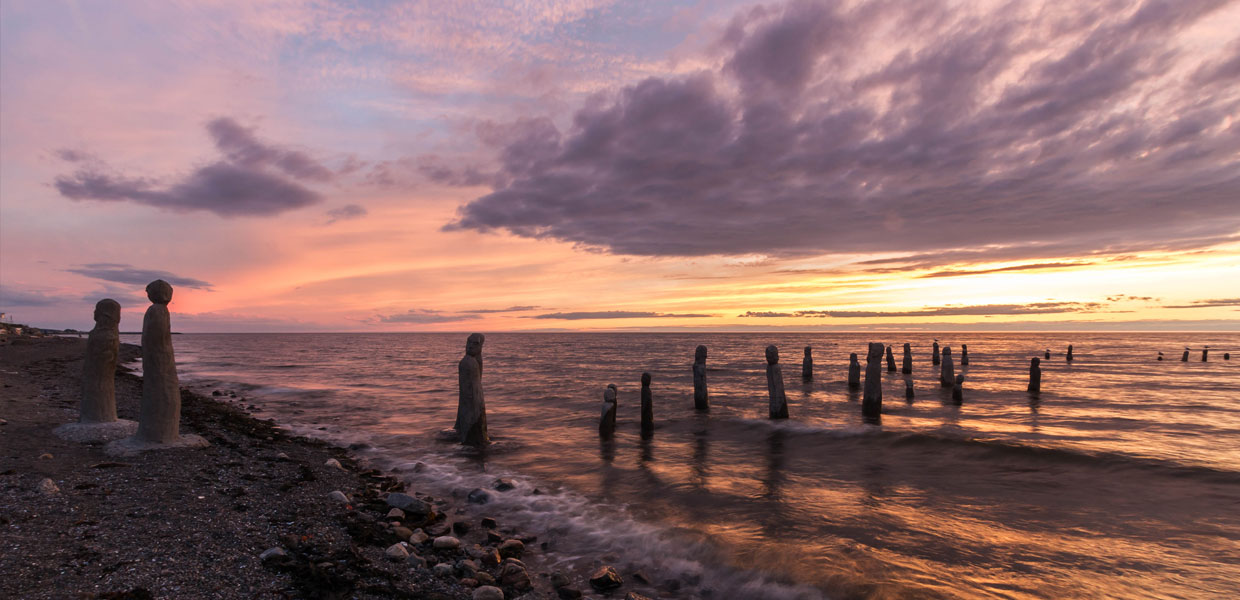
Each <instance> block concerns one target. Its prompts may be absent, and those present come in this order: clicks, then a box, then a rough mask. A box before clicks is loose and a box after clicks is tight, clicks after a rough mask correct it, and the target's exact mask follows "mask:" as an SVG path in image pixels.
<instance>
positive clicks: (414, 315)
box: [379, 308, 482, 324]
mask: <svg viewBox="0 0 1240 600" xmlns="http://www.w3.org/2000/svg"><path fill="white" fill-rule="evenodd" d="M480 318H482V317H479V316H478V315H475V314H463V315H453V314H446V313H443V312H440V311H437V310H428V309H421V308H415V309H410V310H409V311H408V312H403V313H396V314H394V315H379V322H380V323H417V324H430V323H454V322H456V321H469V320H473V319H480Z"/></svg>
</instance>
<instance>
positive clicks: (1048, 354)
mask: <svg viewBox="0 0 1240 600" xmlns="http://www.w3.org/2000/svg"><path fill="white" fill-rule="evenodd" d="M1043 358H1045V359H1046V360H1050V359H1051V349H1050V348H1047V349H1046V354H1045V355H1044V357H1043Z"/></svg>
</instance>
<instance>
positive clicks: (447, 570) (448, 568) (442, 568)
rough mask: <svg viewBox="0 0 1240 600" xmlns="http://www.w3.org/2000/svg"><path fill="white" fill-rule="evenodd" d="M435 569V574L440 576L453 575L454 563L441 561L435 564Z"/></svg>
mask: <svg viewBox="0 0 1240 600" xmlns="http://www.w3.org/2000/svg"><path fill="white" fill-rule="evenodd" d="M433 570H434V571H435V574H436V575H438V576H440V577H451V576H452V565H450V564H448V563H439V564H437V565H435V568H434V569H433Z"/></svg>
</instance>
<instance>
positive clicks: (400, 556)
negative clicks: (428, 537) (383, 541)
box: [383, 544, 409, 560]
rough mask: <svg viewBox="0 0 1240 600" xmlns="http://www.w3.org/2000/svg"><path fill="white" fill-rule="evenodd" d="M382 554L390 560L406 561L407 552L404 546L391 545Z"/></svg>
mask: <svg viewBox="0 0 1240 600" xmlns="http://www.w3.org/2000/svg"><path fill="white" fill-rule="evenodd" d="M383 554H384V555H385V556H387V557H388V558H389V559H391V560H407V559H408V558H409V551H408V550H406V549H405V545H404V544H392V545H391V546H388V547H387V550H384V551H383Z"/></svg>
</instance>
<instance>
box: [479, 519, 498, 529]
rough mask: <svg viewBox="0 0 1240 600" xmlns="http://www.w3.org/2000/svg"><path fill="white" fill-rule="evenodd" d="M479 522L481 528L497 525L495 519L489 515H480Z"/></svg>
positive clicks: (491, 527) (492, 527) (493, 527)
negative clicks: (480, 519)
mask: <svg viewBox="0 0 1240 600" xmlns="http://www.w3.org/2000/svg"><path fill="white" fill-rule="evenodd" d="M480 524H481V525H482V528H483V529H495V528H496V527H499V524H498V523H496V522H495V519H493V518H491V517H482V521H481V522H480Z"/></svg>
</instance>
